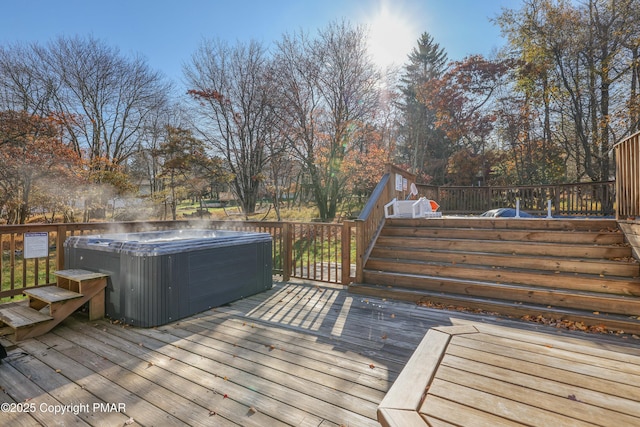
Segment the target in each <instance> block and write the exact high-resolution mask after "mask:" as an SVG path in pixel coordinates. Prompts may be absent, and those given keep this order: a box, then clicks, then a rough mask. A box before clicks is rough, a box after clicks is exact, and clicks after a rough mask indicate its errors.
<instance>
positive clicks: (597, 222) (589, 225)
mask: <svg viewBox="0 0 640 427" xmlns="http://www.w3.org/2000/svg"><path fill="white" fill-rule="evenodd" d="M385 225H388V226H402V227H432V228H438V227H441V228H442V227H444V228H482V229H486V228H492V229H509V230H574V231H577V230H581V231H616V230H617V229H618V223H617V222H616V220H614V219H602V218H593V219H580V218H571V219H560V218H552V219H546V218H519V219H516V218H482V217H443V218H428V219H425V218H420V219H387V220H386V221H385Z"/></svg>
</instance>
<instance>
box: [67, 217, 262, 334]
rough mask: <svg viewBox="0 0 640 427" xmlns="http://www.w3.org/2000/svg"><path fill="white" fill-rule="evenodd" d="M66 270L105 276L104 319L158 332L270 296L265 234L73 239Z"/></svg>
mask: <svg viewBox="0 0 640 427" xmlns="http://www.w3.org/2000/svg"><path fill="white" fill-rule="evenodd" d="M64 255H65V268H69V269H76V268H78V269H85V270H91V271H96V272H101V273H108V274H109V275H110V276H109V280H108V284H107V290H106V315H107V316H108V317H110V318H112V319H116V320H120V321H122V322H125V323H127V324H130V325H133V326H142V327H152V326H158V325H163V324H166V323H169V322H172V321H175V320H178V319H181V318H184V317H188V316H191V315H193V314H195V313H199V312H201V311H204V310H208V309H210V308H213V307H217V306H220V305H223V304H227V303H229V302H231V301H235V300H237V299H240V298H244V297H247V296H250V295H254V294H256V293H259V292H263V291H265V290H267V289H270V288H271V286H272V284H273V282H272V264H271V235H270V234H268V233H250V232H239V231H226V230H194V229H187V230H169V231H153V232H141V233H118V234H103V235H92V236H72V237H69V238H68V239H67V240H66V241H65V243H64Z"/></svg>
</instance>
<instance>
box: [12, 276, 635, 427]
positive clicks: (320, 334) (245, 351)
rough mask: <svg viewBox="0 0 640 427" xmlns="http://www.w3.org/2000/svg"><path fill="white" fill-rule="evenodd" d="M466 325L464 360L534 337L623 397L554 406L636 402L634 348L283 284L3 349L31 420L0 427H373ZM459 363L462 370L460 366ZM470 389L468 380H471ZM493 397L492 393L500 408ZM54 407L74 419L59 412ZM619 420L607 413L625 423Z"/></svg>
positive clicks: (78, 326)
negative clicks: (165, 318) (420, 367)
mask: <svg viewBox="0 0 640 427" xmlns="http://www.w3.org/2000/svg"><path fill="white" fill-rule="evenodd" d="M469 322H472V326H473V327H474V328H476V329H478V330H481V331H483V333H486V334H489V335H491V337H492V340H493V341H492V342H491V343H487V344H484V343H480V342H478V341H477V340H475V338H473V339H469V341H470V342H468V343H466V344H465V346H466V347H467V348H470V347H471V344H474V343H475V344H477V345H480V348H479V349H477V350H474V351H480V352H485V353H483V354H487V355H490V354H492V353H493V350H491V348H505V349H507V347H505V346H504V345H503V343H502V341H503V340H505V339H506V340H512V339H517V340H518V341H519V343H520V344H519V345H527V340H529V341H530V340H531V339H532V338H528V337H541V338H539V343H538V344H537V352H536V354H538V355H539V359H537V360H536V361H534V362H535V363H537V365H535V366H538V367H539V369H540V370H541V371H542V370H549V371H550V372H551V371H552V370H553V369H557V368H554V366H555V367H557V366H560V367H562V366H564V365H571V366H573V368H574V373H573V374H572V375H574V376H575V377H579V378H581V379H582V381H584V382H585V384H587V385H585V386H583V387H582V388H583V389H584V388H589V387H591V388H593V387H595V385H601V384H604V383H606V384H609V385H610V386H611V388H612V389H617V390H618V392H617V393H618V396H617V397H615V396H614V397H608V398H607V400H606V401H598V400H597V399H596V400H594V399H593V398H592V397H593V396H595V395H594V394H593V393H594V392H590V393H591V394H590V395H587V394H583V393H582V392H581V389H573V388H569V386H568V385H563V386H562V387H561V388H557V389H540V390H538V391H537V392H536V393H537V394H536V396H540V395H541V394H542V395H543V396H548V397H549V398H550V399H558V400H559V401H561V402H563V403H565V404H566V405H567V407H570V408H577V409H579V410H580V411H581V412H583V413H584V415H583V417H589V416H590V415H589V414H592V413H594V411H595V412H597V411H600V408H601V407H602V406H603V405H609V404H610V402H616V404H621V403H622V402H632V401H633V399H636V400H638V399H640V395H639V394H638V384H640V381H637V379H638V377H639V376H640V372H639V371H640V363H639V362H638V358H640V350H639V349H638V347H637V346H634V345H633V344H636V343H637V341H635V340H634V339H633V338H631V337H627V338H626V339H624V338H622V337H613V336H612V337H608V336H601V335H586V334H579V333H571V332H568V331H558V330H556V329H553V328H548V327H544V326H539V325H531V324H526V323H521V322H512V321H509V320H504V319H503V320H501V319H497V318H494V317H490V316H479V315H471V314H466V313H457V312H448V311H443V310H430V309H425V308H422V307H418V306H416V305H415V304H411V303H402V302H395V301H385V300H383V299H377V298H369V297H359V296H353V295H350V294H349V293H347V292H346V290H345V289H344V288H343V287H342V286H335V285H326V284H322V283H318V282H313V283H291V282H288V283H287V282H285V283H276V284H275V286H274V288H273V289H272V290H269V291H267V292H265V293H262V294H260V295H255V296H253V297H250V298H247V299H244V300H241V301H237V302H235V303H232V304H231V305H229V306H225V307H219V308H216V309H214V310H209V311H206V312H203V313H200V314H198V315H196V316H192V317H190V318H187V319H184V320H181V321H179V322H176V323H173V324H170V325H166V326H162V327H158V328H151V329H142V328H131V327H127V326H126V325H121V324H118V323H111V322H109V321H107V320H98V321H88V320H87V318H86V316H83V315H81V314H76V315H75V316H74V317H72V318H69V319H67V320H66V321H64V322H63V323H62V324H60V325H58V327H56V328H55V329H54V330H53V331H51V332H49V333H47V334H46V335H43V336H40V337H37V338H31V339H28V340H25V341H23V342H20V343H18V344H17V346H15V347H13V348H11V349H9V357H8V358H7V359H5V360H4V361H3V363H2V364H1V365H0V387H1V388H0V403H6V404H9V406H7V408H12V407H13V408H17V405H18V404H22V405H23V406H22V408H24V407H25V406H24V405H29V406H28V408H33V409H34V410H33V411H31V412H24V411H23V412H19V411H4V412H3V414H2V415H0V420H1V423H2V425H11V426H14V425H16V426H20V425H45V426H46V425H53V424H58V425H59V424H65V425H71V424H73V425H91V426H122V425H162V426H184V425H191V426H211V425H215V426H226V425H243V426H266V425H268V426H278V425H300V426H321V427H327V426H335V427H337V426H365V427H366V426H378V425H379V424H378V421H377V413H376V412H377V409H378V406H379V405H380V403H381V402H382V401H383V398H384V396H385V394H386V393H387V391H388V390H389V388H390V387H391V385H392V384H393V382H394V381H396V378H398V376H399V375H400V372H401V371H402V369H403V367H404V366H405V364H406V363H407V361H408V360H409V358H410V357H411V355H412V354H413V353H414V351H415V350H416V348H418V346H419V344H420V342H421V341H422V339H423V337H424V336H425V333H427V331H428V330H429V329H430V328H436V327H439V326H445V327H451V326H454V325H457V326H455V327H465V328H466V327H468V326H464V325H468V324H469ZM491 324H499V325H501V326H503V327H504V326H509V328H501V330H504V331H507V332H508V334H507V332H504V333H502V334H500V333H495V332H487V331H489V329H488V328H490V325H491ZM483 328H484V329H483ZM443 330H446V329H443ZM492 331H493V330H492ZM532 331H537V332H542V331H544V332H546V333H545V334H540V335H538V334H532V333H531V332H532ZM430 333H431V332H430ZM518 337H524V338H518ZM556 339H559V341H558V343H556V342H555V341H554V340H556ZM560 343H562V344H560ZM477 345H476V347H477ZM465 346H463V347H465ZM485 346H490V347H486V348H485ZM581 346H585V347H587V348H589V349H590V351H591V352H594V353H595V352H597V353H598V354H600V355H603V354H606V355H607V357H606V358H603V359H602V360H600V362H599V363H600V364H601V366H600V367H596V366H592V365H593V364H583V363H575V362H574V361H572V359H571V358H572V357H573V356H572V355H573V353H576V354H577V353H578V352H576V351H575V350H576V349H578V348H581ZM469 351H471V350H469ZM505 351H510V350H505ZM511 351H513V352H516V351H520V352H522V349H517V348H514V350H511ZM526 352H527V349H525V353H526ZM544 352H546V353H547V355H545V356H544V357H542V355H540V353H544ZM536 354H533V355H531V357H538V356H536ZM457 357H461V358H462V359H460V360H461V361H462V362H464V360H463V359H464V357H465V356H464V355H459V356H457ZM492 357H493V356H492ZM496 357H497V356H496ZM584 357H586V356H584ZM513 359H514V361H513V366H512V367H508V366H502V368H504V369H505V371H504V372H505V373H506V374H509V375H511V373H513V374H514V375H519V374H517V372H518V370H519V369H521V368H520V366H521V365H522V366H527V365H528V363H529V364H530V363H531V362H527V361H526V360H525V359H524V358H520V360H516V359H517V358H513ZM465 363H466V362H465ZM545 366H548V367H545ZM590 366H591V367H590ZM496 370H497V368H496V367H494V368H492V371H496ZM602 370H606V371H607V372H612V373H613V375H612V376H611V377H610V378H608V379H606V380H604V379H601V378H599V375H597V374H594V372H596V371H602ZM473 378H475V377H474V376H473V375H471V374H467V375H465V376H464V378H463V379H464V380H465V381H467V380H469V381H471V380H472V379H473ZM554 380H555V381H556V383H562V381H564V380H562V379H561V378H560V377H558V378H554ZM486 381H494V382H495V379H494V380H491V379H487V380H486ZM591 383H593V384H594V386H591V385H590V384H591ZM491 384H493V383H491ZM545 384H547V383H546V382H545ZM554 384H555V383H554ZM465 387H467V388H468V392H467V394H466V395H464V394H461V395H458V396H455V398H451V399H447V398H444V397H441V398H440V399H441V401H442V402H443V404H448V405H454V406H455V402H456V401H457V400H459V399H460V400H461V401H462V399H463V398H466V397H469V398H474V396H476V395H477V394H478V393H480V392H479V391H477V390H476V389H475V388H474V387H478V386H477V385H473V384H468V385H466V386H465ZM505 390H506V389H505ZM485 393H486V392H485ZM499 393H500V390H499V389H496V392H495V393H494V394H495V395H496V397H494V398H495V399H498V397H497V395H498V394H499ZM564 394H566V396H564ZM620 394H622V396H620ZM554 395H555V396H554ZM569 395H575V398H576V400H573V399H571V398H570V397H569ZM483 396H484V395H483ZM478 402H479V403H478V405H479V406H478V407H477V408H476V411H478V413H480V414H483V413H484V412H485V411H486V409H485V408H484V407H483V406H480V404H481V403H482V401H480V400H479V401H478ZM633 403H635V406H633V407H631V409H625V410H626V411H632V412H628V415H633V414H635V415H634V416H635V417H640V413H638V408H639V407H640V405H637V402H633ZM12 405H13V406H12ZM3 408H4V407H3ZM55 408H58V409H61V408H66V411H65V413H64V414H62V413H53V410H54V409H55ZM617 408H618V407H611V408H610V409H611V410H612V411H622V409H617ZM633 411H635V412H633ZM523 414H524V415H527V414H529V412H523ZM558 417H560V415H558ZM560 419H561V418H557V420H560ZM563 419H564V418H563ZM593 420H594V424H592V425H595V424H596V423H595V420H596V418H594V419H593ZM619 420H622V418H619ZM528 421H532V422H535V419H533V418H532V419H531V420H528ZM442 425H444V424H442ZM467 425H468V424H467ZM511 425H514V424H511ZM515 425H517V424H515ZM547 425H559V423H556V424H547ZM618 425H622V424H618Z"/></svg>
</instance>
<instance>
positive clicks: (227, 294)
mask: <svg viewBox="0 0 640 427" xmlns="http://www.w3.org/2000/svg"><path fill="white" fill-rule="evenodd" d="M271 264H272V263H271V242H258V243H253V244H245V245H235V246H229V247H224V248H215V249H209V250H205V251H196V252H192V253H190V254H189V268H188V272H189V273H188V274H189V276H188V280H187V282H188V285H187V289H188V292H187V295H186V299H187V300H188V303H187V305H188V311H189V313H191V314H193V313H198V312H201V311H204V310H208V309H210V308H212V307H216V306H220V305H223V304H227V303H230V302H232V301H235V300H238V299H241V298H245V297H248V296H250V295H254V294H257V293H259V292H263V291H266V290H267V289H271V287H272V285H273V271H272V265H271ZM187 315H190V314H187Z"/></svg>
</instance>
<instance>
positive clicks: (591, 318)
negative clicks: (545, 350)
mask: <svg viewBox="0 0 640 427" xmlns="http://www.w3.org/2000/svg"><path fill="white" fill-rule="evenodd" d="M349 292H350V293H352V294H358V295H366V296H372V297H377V298H387V299H396V300H401V301H411V302H416V303H424V302H427V301H431V302H434V303H439V304H444V305H446V306H448V308H449V309H451V310H466V309H470V310H483V311H485V312H489V313H497V314H499V315H503V316H509V317H516V318H522V317H523V316H531V317H536V316H544V317H546V318H549V319H552V318H553V319H561V320H571V321H575V322H584V324H585V325H587V326H599V325H604V326H606V327H607V329H609V330H610V331H619V332H625V333H629V334H636V335H638V334H640V319H639V317H638V316H637V315H635V316H624V315H619V314H607V313H604V312H596V313H594V312H591V311H583V310H576V309H571V308H562V307H554V306H546V305H537V304H528V303H518V302H511V301H505V300H499V299H489V298H479V297H474V296H468V295H455V294H448V293H447V294H445V293H441V292H430V291H425V290H415V289H405V288H390V287H388V286H380V285H369V284H357V285H355V284H354V285H350V286H349ZM452 313H455V311H452ZM452 316H453V317H455V314H452Z"/></svg>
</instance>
